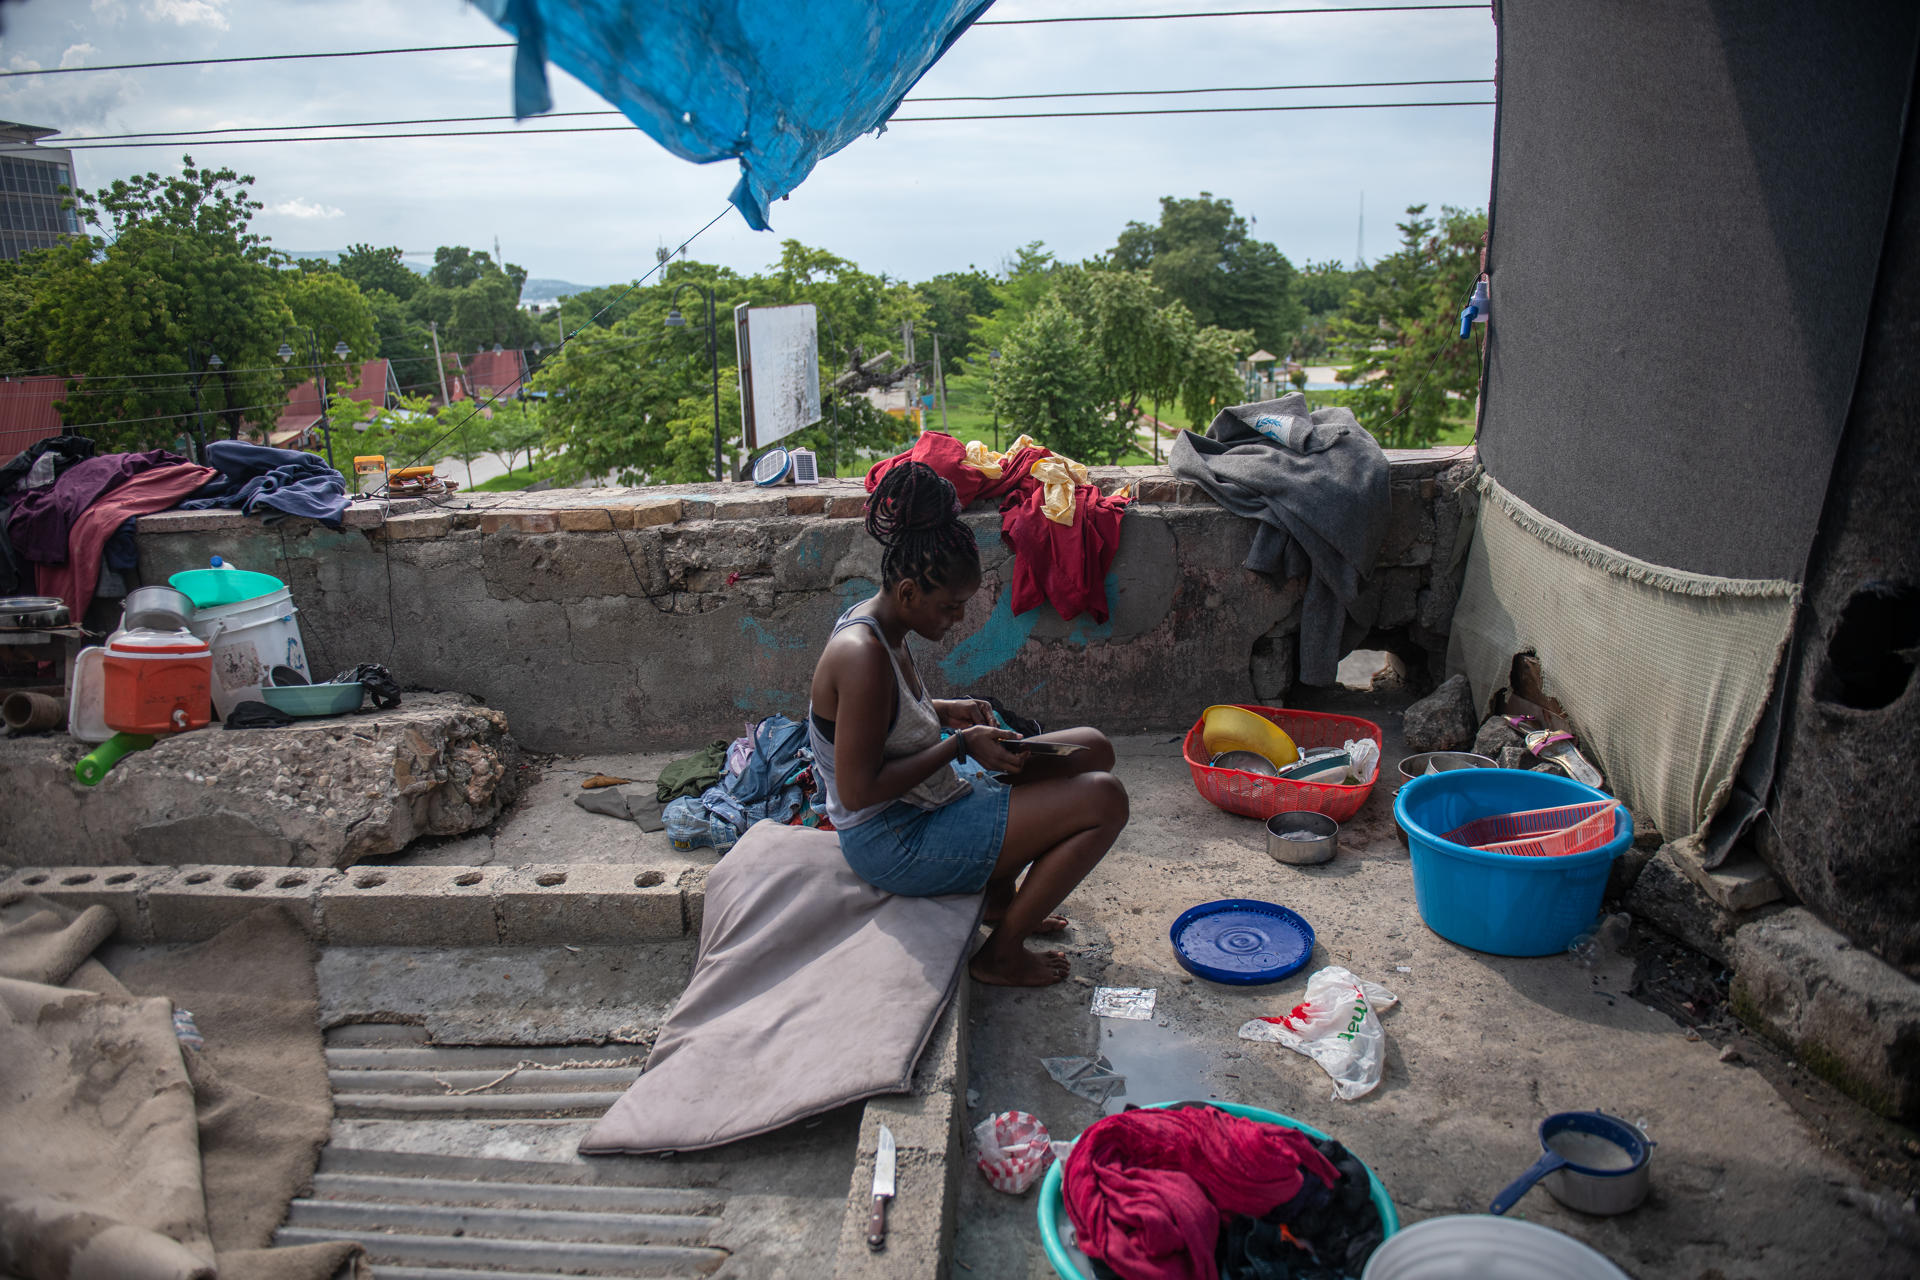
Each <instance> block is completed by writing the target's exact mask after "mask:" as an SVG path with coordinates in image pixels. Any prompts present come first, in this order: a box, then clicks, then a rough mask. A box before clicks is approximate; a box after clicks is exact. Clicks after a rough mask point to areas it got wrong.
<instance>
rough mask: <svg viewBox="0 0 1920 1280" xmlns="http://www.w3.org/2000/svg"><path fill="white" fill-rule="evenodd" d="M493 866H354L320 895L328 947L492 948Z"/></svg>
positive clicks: (495, 936)
mask: <svg viewBox="0 0 1920 1280" xmlns="http://www.w3.org/2000/svg"><path fill="white" fill-rule="evenodd" d="M502 874H503V873H502V872H501V871H500V870H499V869H498V868H494V867H371V866H368V867H356V868H354V869H353V870H352V871H350V872H348V873H347V874H346V875H343V876H340V877H339V878H338V879H336V880H334V881H332V882H331V883H329V884H328V885H327V887H326V889H325V891H324V892H322V893H321V895H320V923H321V928H322V929H324V930H325V937H326V940H327V942H328V944H329V945H332V946H345V947H394V946H416V947H458V946H489V945H491V944H493V943H494V942H496V941H497V940H498V939H499V926H498V925H497V924H496V922H495V921H496V917H495V914H494V903H493V888H494V883H495V881H497V880H499V879H500V878H501V875H502Z"/></svg>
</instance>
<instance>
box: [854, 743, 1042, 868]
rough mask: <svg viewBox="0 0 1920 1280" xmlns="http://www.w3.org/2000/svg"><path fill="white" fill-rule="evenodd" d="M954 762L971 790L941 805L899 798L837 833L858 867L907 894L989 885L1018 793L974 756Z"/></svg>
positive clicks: (855, 866)
mask: <svg viewBox="0 0 1920 1280" xmlns="http://www.w3.org/2000/svg"><path fill="white" fill-rule="evenodd" d="M955 767H956V768H958V769H959V771H960V775H961V776H962V777H964V778H966V779H967V781H969V782H971V783H972V784H973V790H972V791H970V792H968V793H967V794H966V795H963V796H961V797H959V798H958V799H955V800H950V801H948V802H947V803H946V804H943V805H941V806H940V807H939V808H938V809H917V808H915V807H914V806H913V805H910V804H908V803H907V802H906V801H904V800H896V801H894V802H893V803H892V804H890V805H888V806H887V807H886V808H884V809H882V810H881V811H880V812H879V813H877V814H875V815H874V816H873V817H871V818H869V819H867V820H866V821H865V822H863V823H861V824H860V825H859V826H857V827H851V828H848V829H847V830H844V831H842V832H840V833H839V834H840V850H841V852H842V853H844V854H845V855H846V859H847V865H848V866H850V867H852V868H853V871H854V874H855V875H857V876H859V877H860V878H861V879H862V880H865V881H866V882H867V883H868V884H870V885H872V886H873V887H874V888H876V889H884V890H886V891H887V892H888V893H897V894H900V895H902V896H903V897H908V898H931V897H935V896H938V895H940V894H947V893H979V892H980V891H981V890H982V889H984V888H986V887H987V881H988V879H989V878H991V877H992V875H993V868H994V864H996V863H997V862H999V860H1000V846H1001V844H1003V843H1004V842H1005V840H1006V837H1007V810H1008V808H1009V807H1010V805H1011V804H1012V800H1013V793H1012V792H1011V791H1009V790H1008V789H1007V786H1006V784H1005V783H1001V782H996V781H994V779H993V778H992V777H991V776H989V775H988V774H987V772H986V771H985V770H983V769H981V768H980V767H979V766H978V765H976V764H974V763H973V761H971V760H968V761H965V762H963V763H961V764H959V765H957V766H955Z"/></svg>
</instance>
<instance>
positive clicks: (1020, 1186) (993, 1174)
mask: <svg viewBox="0 0 1920 1280" xmlns="http://www.w3.org/2000/svg"><path fill="white" fill-rule="evenodd" d="M973 1140H974V1141H975V1142H977V1143H978V1144H979V1145H980V1156H979V1160H978V1163H979V1166H980V1172H981V1174H982V1176H984V1177H985V1178H986V1180H987V1185H988V1186H990V1187H992V1188H993V1189H994V1190H995V1191H1004V1192H1006V1193H1007V1194H1008V1195H1015V1196H1017V1195H1019V1194H1021V1193H1022V1192H1024V1191H1025V1190H1026V1189H1027V1188H1028V1187H1030V1186H1032V1185H1033V1183H1034V1179H1036V1178H1038V1177H1039V1176H1040V1175H1041V1174H1043V1173H1045V1172H1046V1171H1047V1166H1048V1165H1050V1164H1052V1163H1053V1143H1052V1142H1051V1141H1050V1140H1049V1139H1048V1137H1047V1126H1045V1125H1044V1124H1041V1123H1040V1121H1039V1119H1038V1118H1037V1117H1035V1116H1031V1115H1028V1114H1027V1113H1026V1112H1024V1111H1001V1112H997V1113H995V1114H994V1115H990V1116H988V1117H987V1118H986V1119H985V1120H982V1121H981V1122H980V1123H979V1124H977V1125H975V1126H974V1128H973Z"/></svg>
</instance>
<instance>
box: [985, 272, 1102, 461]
mask: <svg viewBox="0 0 1920 1280" xmlns="http://www.w3.org/2000/svg"><path fill="white" fill-rule="evenodd" d="M993 398H994V403H995V404H997V405H998V406H999V407H1000V416H1001V417H1002V418H1003V419H1004V420H1005V421H1006V423H1007V424H1008V427H1009V429H1010V430H1011V431H1013V432H1016V433H1018V432H1025V433H1027V434H1028V435H1031V436H1032V437H1033V438H1034V439H1036V440H1038V441H1039V442H1040V443H1042V444H1044V445H1046V446H1047V447H1048V448H1050V449H1052V450H1053V451H1054V452H1055V453H1063V454H1065V455H1067V456H1068V457H1070V458H1073V459H1075V460H1076V461H1079V462H1094V461H1098V460H1102V459H1106V458H1110V457H1114V456H1116V455H1117V454H1118V453H1120V452H1122V451H1123V450H1124V449H1125V448H1126V447H1127V444H1128V442H1129V441H1130V439H1131V437H1132V423H1131V422H1117V421H1116V420H1115V419H1113V418H1112V417H1111V416H1109V415H1108V414H1107V413H1106V412H1105V407H1106V406H1104V405H1103V404H1102V403H1101V397H1100V371H1099V368H1098V365H1097V363H1096V358H1095V356H1094V353H1093V349H1092V344H1091V343H1090V342H1089V341H1088V336H1087V330H1086V326H1084V325H1082V324H1081V323H1080V321H1079V320H1078V319H1076V318H1075V317H1074V315H1073V313H1072V312H1070V311H1068V310H1067V309H1066V307H1064V306H1062V305H1061V304H1060V303H1059V302H1058V301H1057V300H1054V299H1049V300H1047V301H1045V302H1043V303H1041V304H1040V305H1039V306H1038V307H1036V308H1034V310H1033V312H1032V314H1031V315H1029V316H1028V317H1027V318H1026V319H1025V320H1024V321H1023V322H1022V323H1021V325H1020V327H1019V328H1017V329H1015V330H1014V331H1013V333H1012V334H1011V335H1010V336H1009V337H1008V338H1007V345H1006V348H1005V350H1004V351H1003V352H1002V358H1001V360H1000V361H999V362H998V363H997V364H995V365H994V367H993Z"/></svg>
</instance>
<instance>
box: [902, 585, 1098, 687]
mask: <svg viewBox="0 0 1920 1280" xmlns="http://www.w3.org/2000/svg"><path fill="white" fill-rule="evenodd" d="M1119 590H1120V580H1119V578H1118V577H1117V576H1116V575H1114V574H1111V573H1110V574H1108V575H1107V599H1108V600H1112V599H1113V598H1114V596H1115V595H1116V594H1117V593H1118V591H1119ZM1043 616H1045V615H1044V614H1043V613H1042V612H1041V609H1040V608H1033V609H1029V610H1027V611H1026V612H1025V613H1021V614H1016V613H1014V611H1013V589H1012V588H1011V587H1002V588H1001V590H1000V598H999V599H998V600H996V601H994V604H993V612H992V613H990V614H988V615H987V620H986V621H985V622H983V623H981V624H980V629H979V630H978V631H976V632H974V633H973V634H972V635H970V636H968V637H967V638H966V639H964V640H962V641H961V642H960V643H959V644H956V645H955V646H953V652H951V653H949V654H948V655H947V656H946V657H944V658H942V659H941V660H940V671H941V673H942V674H943V675H945V676H946V677H947V679H949V680H952V681H954V682H956V684H965V683H967V682H968V681H972V680H978V679H980V678H981V677H983V676H987V675H991V674H992V673H993V672H995V671H998V670H999V669H1000V668H1001V667H1003V666H1005V665H1006V664H1007V663H1009V662H1011V661H1013V657H1014V655H1015V654H1017V653H1019V652H1020V646H1021V645H1023V644H1025V643H1026V642H1027V638H1028V637H1029V636H1031V635H1032V634H1033V629H1034V627H1035V626H1037V625H1038V624H1039V622H1040V619H1041V618H1042V617H1043ZM1112 636H1113V620H1112V618H1111V616H1109V618H1108V620H1107V621H1105V622H1100V623H1096V622H1094V621H1093V620H1092V619H1091V618H1089V617H1087V616H1085V615H1082V616H1080V617H1078V618H1075V619H1074V620H1073V626H1072V628H1071V629H1070V630H1069V631H1068V632H1067V635H1066V640H1067V643H1068V644H1077V645H1084V644H1086V643H1087V642H1088V641H1091V640H1107V639H1110V638H1112Z"/></svg>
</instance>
